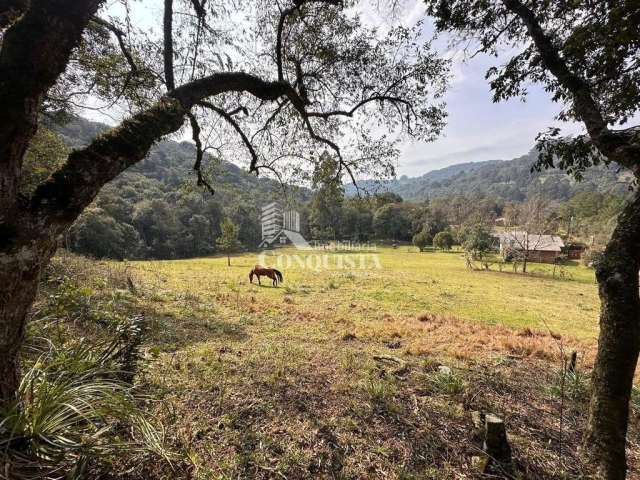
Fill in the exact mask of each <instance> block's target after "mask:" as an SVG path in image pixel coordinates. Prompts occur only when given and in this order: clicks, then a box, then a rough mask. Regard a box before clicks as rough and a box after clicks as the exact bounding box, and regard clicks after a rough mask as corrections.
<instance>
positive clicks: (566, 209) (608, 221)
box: [51, 117, 628, 259]
mask: <svg viewBox="0 0 640 480" xmlns="http://www.w3.org/2000/svg"><path fill="white" fill-rule="evenodd" d="M51 128H52V129H53V130H55V131H56V132H57V134H58V135H59V136H60V138H61V139H62V140H63V142H64V144H65V145H66V146H67V148H75V147H80V146H82V145H84V144H86V143H87V142H88V141H89V140H90V139H91V138H93V137H95V135H96V134H98V133H99V132H100V131H101V130H104V129H105V128H106V126H105V125H103V124H100V123H96V122H91V121H88V120H85V119H82V118H79V117H76V118H73V119H72V120H71V121H69V122H67V123H65V124H64V125H51ZM194 157H195V147H194V145H193V144H192V143H190V142H186V141H183V142H175V141H163V142H160V143H159V144H158V145H156V146H155V147H154V149H153V150H152V152H151V154H150V155H149V157H148V158H147V159H145V160H144V161H142V162H140V163H139V164H138V165H136V166H135V167H133V168H131V169H130V170H128V171H126V172H124V173H123V174H121V175H120V176H119V177H118V178H116V179H115V180H114V181H113V182H111V183H109V184H108V185H107V186H105V188H103V190H102V191H101V192H100V194H99V195H98V197H97V199H96V200H95V202H94V204H93V205H92V207H91V208H89V209H87V210H86V211H85V212H84V213H83V214H82V215H81V216H80V218H79V219H78V220H77V221H76V222H75V224H74V225H73V227H72V228H71V229H70V230H69V232H68V234H67V235H66V236H65V242H66V246H67V247H68V248H69V249H71V250H74V251H77V252H80V253H83V254H88V255H91V256H95V257H109V258H118V259H122V258H130V259H133V258H160V259H170V258H184V257H193V256H200V255H207V254H211V253H215V252H216V251H217V245H216V238H218V236H219V235H220V233H221V230H220V225H221V223H222V222H223V220H224V219H225V218H228V219H230V220H231V221H232V222H233V223H234V224H235V225H237V226H238V240H239V242H240V244H241V245H242V246H243V247H244V248H246V249H253V248H255V247H256V246H257V245H258V243H259V242H260V239H261V231H260V206H261V205H263V204H265V203H267V202H270V201H272V200H274V199H281V198H282V196H283V193H286V195H287V198H288V199H289V200H290V201H293V202H294V203H295V204H296V206H297V208H298V209H299V210H300V211H301V213H302V219H303V222H302V230H303V232H302V233H303V234H304V235H305V236H306V237H308V238H312V239H317V240H335V239H340V240H351V241H371V240H398V241H411V240H412V239H413V238H414V237H415V236H416V235H417V234H419V233H423V234H424V235H425V237H424V238H426V239H427V243H431V241H432V239H433V238H434V237H435V236H436V235H437V234H438V233H439V232H442V231H447V232H451V233H452V237H453V239H454V241H456V242H458V243H460V244H462V243H463V242H464V241H465V239H464V234H465V233H464V232H468V231H469V230H470V229H472V224H478V223H482V224H483V225H485V226H486V228H490V227H491V226H492V225H494V223H495V221H496V219H500V218H502V217H504V215H505V214H507V213H508V212H509V211H513V210H514V208H516V206H517V205H519V204H522V203H523V202H526V201H527V200H531V199H533V198H537V197H544V198H545V199H546V205H545V207H544V208H545V216H546V218H547V220H548V221H547V222H546V223H545V230H553V231H554V232H562V233H564V234H568V233H571V234H572V235H573V237H574V238H575V239H577V240H582V241H585V242H587V243H596V244H603V243H604V242H605V241H606V239H607V237H608V235H609V234H610V231H611V228H612V226H613V225H614V221H615V218H616V215H617V213H618V212H619V211H620V208H621V206H622V204H623V199H624V196H625V194H626V192H627V189H628V182H627V181H626V180H625V178H624V177H623V176H622V175H621V174H619V173H618V172H617V171H616V170H615V169H614V168H607V167H600V168H598V169H597V170H595V169H594V170H592V171H590V172H589V174H588V175H587V176H586V178H585V179H584V180H583V181H582V182H576V181H575V180H572V179H571V178H570V177H569V176H568V175H566V174H564V173H562V172H559V171H546V172H543V173H539V172H530V170H531V165H532V164H533V162H534V161H535V158H536V157H535V152H530V153H529V154H528V155H526V156H523V157H520V158H517V159H514V160H511V161H508V162H500V161H487V162H477V163H466V164H460V165H453V166H450V167H447V168H444V169H441V170H436V171H433V172H429V173H427V174H425V175H423V176H422V177H418V178H411V179H409V178H406V177H403V178H401V179H399V180H394V181H392V182H388V183H386V184H384V185H382V186H381V187H382V188H379V189H378V190H377V191H376V190H375V188H371V190H372V191H374V192H375V193H373V194H372V195H370V196H367V195H364V196H361V197H357V196H354V195H352V193H353V190H354V189H353V186H352V185H348V184H347V185H345V186H344V187H343V186H341V185H338V186H336V185H317V186H316V188H315V189H314V190H313V192H312V191H311V190H309V189H306V188H303V187H294V186H291V185H287V186H285V190H284V192H283V188H282V186H281V185H280V184H279V183H278V182H277V181H275V180H272V179H269V178H262V177H256V176H255V175H251V174H249V173H247V172H246V171H244V170H243V169H241V168H240V167H238V166H236V165H234V164H233V163H230V162H227V161H224V160H219V159H215V158H214V157H213V156H208V157H207V162H208V165H209V167H208V168H210V173H211V178H212V179H213V184H212V185H213V187H214V188H215V194H214V195H213V196H212V195H211V194H209V193H208V192H206V191H203V190H202V189H199V188H196V186H195V179H194V176H193V175H192V174H191V166H192V163H193V158H194ZM362 186H363V187H369V188H370V187H374V186H375V185H374V184H373V183H366V182H365V184H364V185H362Z"/></svg>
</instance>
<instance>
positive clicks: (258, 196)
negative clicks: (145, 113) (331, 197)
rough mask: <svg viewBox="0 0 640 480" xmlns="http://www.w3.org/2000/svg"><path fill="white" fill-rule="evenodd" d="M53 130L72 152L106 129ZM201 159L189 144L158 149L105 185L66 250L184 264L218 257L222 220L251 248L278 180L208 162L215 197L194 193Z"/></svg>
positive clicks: (290, 191)
mask: <svg viewBox="0 0 640 480" xmlns="http://www.w3.org/2000/svg"><path fill="white" fill-rule="evenodd" d="M50 127H51V128H52V129H53V130H55V131H56V132H57V134H58V135H59V136H60V137H61V138H62V140H63V141H64V143H65V145H66V146H67V147H68V148H76V147H80V146H83V145H85V144H87V143H88V142H89V141H90V140H91V139H92V138H94V137H95V136H96V134H98V133H99V132H101V131H103V130H105V129H106V128H107V126H106V125H104V124H101V123H97V122H91V121H88V120H86V119H83V118H80V117H75V118H73V119H72V120H71V121H69V122H67V123H65V124H63V125H59V124H52V125H50ZM195 156H196V150H195V146H194V145H193V144H192V143H190V142H186V141H184V142H175V141H170V140H167V141H163V142H159V143H158V144H157V145H156V146H155V147H154V148H153V149H152V150H151V152H150V154H149V156H148V158H146V159H145V160H143V161H142V162H140V163H139V164H137V165H136V166H134V167H133V168H131V169H129V170H127V171H126V172H124V173H122V174H121V175H120V176H118V177H117V178H116V179H115V180H114V181H112V182H110V183H109V184H107V185H106V186H105V187H104V188H103V189H102V191H101V192H100V194H99V195H98V197H97V198H96V200H95V201H94V203H93V205H92V206H91V207H90V208H88V209H87V210H86V211H85V212H84V213H83V214H82V215H81V216H80V218H78V220H77V221H76V222H75V224H74V225H73V227H72V228H71V229H70V231H69V232H68V234H67V235H66V236H65V242H66V244H67V245H66V246H67V247H68V248H70V249H71V250H74V251H77V252H79V253H83V254H88V255H91V256H95V257H110V258H118V259H122V258H131V259H133V258H163V259H168V258H184V257H193V256H199V255H207V254H211V253H214V252H215V251H216V238H217V237H218V236H219V235H220V224H221V223H222V221H223V220H224V219H225V218H229V219H231V221H232V222H233V223H234V224H236V225H237V226H238V227H239V234H238V239H239V240H240V242H241V243H242V244H243V245H244V246H246V247H255V246H257V244H258V243H259V242H260V239H261V231H260V206H261V205H263V204H264V203H267V202H269V201H271V200H273V199H276V198H280V197H281V196H282V195H283V188H282V186H281V185H280V184H279V183H278V182H277V181H275V180H271V179H269V178H262V177H256V176H255V175H251V174H249V173H247V172H246V171H245V170H243V169H241V168H240V167H238V166H236V165H234V164H232V163H230V162H226V161H224V160H219V159H216V158H214V157H213V156H210V155H207V158H206V161H207V168H208V169H209V172H208V173H209V174H210V176H211V178H212V179H213V180H212V187H213V188H214V190H215V193H214V195H211V194H210V193H209V192H206V191H203V190H202V189H200V188H197V187H196V182H195V175H193V173H192V167H193V161H194V158H195ZM285 188H286V193H287V196H288V198H292V199H293V200H295V201H304V200H306V199H308V191H306V190H304V189H300V188H296V187H293V186H286V187H285Z"/></svg>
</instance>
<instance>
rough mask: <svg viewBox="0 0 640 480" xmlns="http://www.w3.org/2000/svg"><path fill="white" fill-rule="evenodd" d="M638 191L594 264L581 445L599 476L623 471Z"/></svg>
mask: <svg viewBox="0 0 640 480" xmlns="http://www.w3.org/2000/svg"><path fill="white" fill-rule="evenodd" d="M639 270H640V192H636V193H635V195H634V197H633V199H632V200H631V201H629V203H628V204H627V206H626V207H625V209H624V211H623V213H622V214H621V215H620V217H619V218H618V225H617V227H616V229H615V231H614V233H613V235H612V238H611V240H610V241H609V243H608V245H607V248H606V250H605V252H604V258H603V260H602V261H601V262H600V263H599V264H598V265H597V267H596V277H597V280H598V288H599V294H600V301H601V312H600V336H599V338H598V354H597V357H596V364H595V367H594V375H593V394H592V397H591V405H590V414H589V424H588V431H587V435H586V437H585V442H586V447H587V449H588V451H589V453H590V456H591V459H592V460H593V463H594V465H595V468H596V475H597V478H599V479H606V480H622V479H624V478H625V476H626V470H627V466H626V459H625V447H626V435H627V427H628V423H629V401H630V397H631V389H632V386H633V376H634V373H635V369H636V364H637V361H638V352H639V351H640V295H639V293H638V288H639V285H638V272H639Z"/></svg>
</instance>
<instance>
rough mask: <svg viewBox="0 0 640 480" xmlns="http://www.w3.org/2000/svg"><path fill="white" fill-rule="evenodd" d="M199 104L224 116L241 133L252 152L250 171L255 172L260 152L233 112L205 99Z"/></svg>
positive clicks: (243, 140)
mask: <svg viewBox="0 0 640 480" xmlns="http://www.w3.org/2000/svg"><path fill="white" fill-rule="evenodd" d="M198 105H202V106H203V107H205V108H207V109H209V110H211V111H213V112H215V113H217V114H218V115H220V116H221V117H222V118H224V119H225V120H226V121H227V123H229V125H231V126H232V127H233V129H234V130H235V131H236V132H237V133H238V135H240V138H241V139H242V142H243V143H244V144H245V146H246V147H247V150H249V153H250V154H251V164H250V165H249V171H250V172H255V171H256V165H258V154H257V153H256V151H255V149H254V148H253V145H252V144H251V141H250V140H249V139H248V138H247V135H246V134H245V133H244V132H243V131H242V128H240V125H238V122H236V121H235V120H234V119H233V116H232V115H233V113H230V112H226V111H225V110H224V109H222V108H220V107H216V106H215V105H213V104H212V103H211V102H207V101H204V100H203V101H201V102H198ZM236 110H238V109H235V110H234V112H236Z"/></svg>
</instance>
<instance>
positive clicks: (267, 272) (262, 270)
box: [249, 265, 282, 287]
mask: <svg viewBox="0 0 640 480" xmlns="http://www.w3.org/2000/svg"><path fill="white" fill-rule="evenodd" d="M254 275H255V276H256V277H258V285H262V284H261V283H260V277H262V276H263V275H264V276H265V277H269V278H270V279H271V280H273V286H274V287H277V286H278V282H282V273H280V272H279V271H278V270H276V269H275V268H269V267H263V266H262V265H256V266H255V267H253V270H251V272H249V283H253V276H254Z"/></svg>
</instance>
